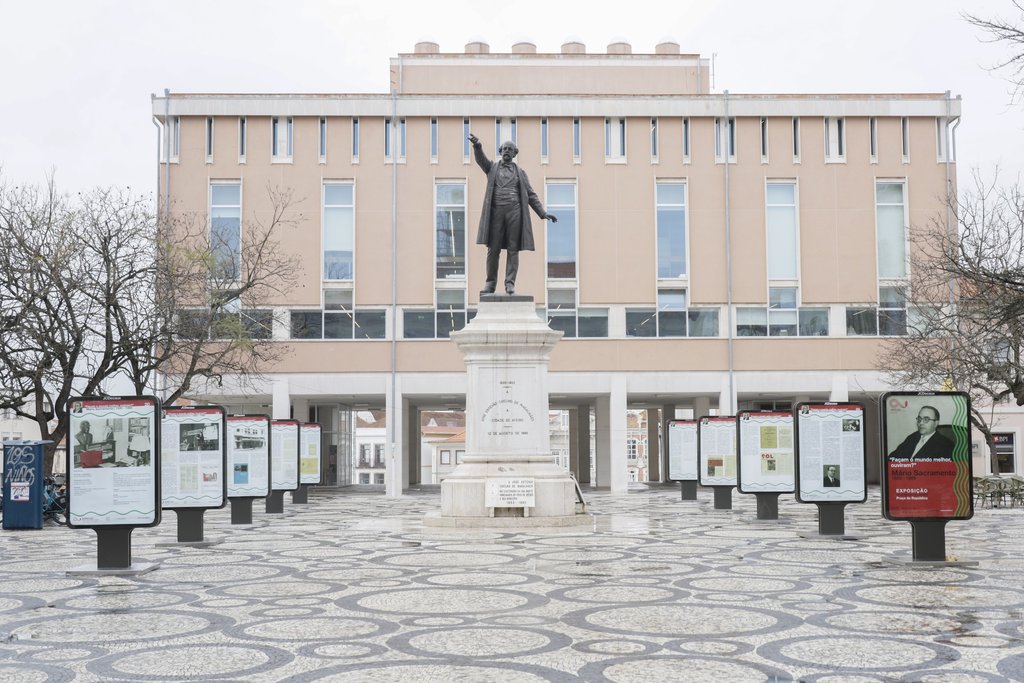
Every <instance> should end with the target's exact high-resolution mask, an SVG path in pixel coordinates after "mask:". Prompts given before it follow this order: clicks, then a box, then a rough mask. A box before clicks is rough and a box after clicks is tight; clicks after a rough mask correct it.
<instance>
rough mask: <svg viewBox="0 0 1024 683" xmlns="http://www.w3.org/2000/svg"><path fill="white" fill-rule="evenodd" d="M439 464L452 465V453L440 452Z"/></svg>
mask: <svg viewBox="0 0 1024 683" xmlns="http://www.w3.org/2000/svg"><path fill="white" fill-rule="evenodd" d="M441 464H442V465H451V464H452V452H451V451H450V450H442V451H441Z"/></svg>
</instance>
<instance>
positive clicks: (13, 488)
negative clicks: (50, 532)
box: [3, 441, 51, 529]
mask: <svg viewBox="0 0 1024 683" xmlns="http://www.w3.org/2000/svg"><path fill="white" fill-rule="evenodd" d="M48 443H51V442H50V441H5V442H4V476H3V480H4V483H3V495H4V521H3V527H4V529H42V528H43V459H44V456H43V447H44V446H45V445H46V444H48Z"/></svg>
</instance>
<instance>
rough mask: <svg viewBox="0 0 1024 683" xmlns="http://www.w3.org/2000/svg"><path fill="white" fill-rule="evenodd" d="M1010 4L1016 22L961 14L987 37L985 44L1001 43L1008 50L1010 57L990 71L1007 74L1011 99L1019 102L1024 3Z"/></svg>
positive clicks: (1023, 88) (1023, 92) (1023, 81)
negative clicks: (1015, 16) (1014, 12)
mask: <svg viewBox="0 0 1024 683" xmlns="http://www.w3.org/2000/svg"><path fill="white" fill-rule="evenodd" d="M1012 4H1013V7H1014V8H1015V9H1016V14H1017V18H1016V20H1011V19H1004V18H1002V17H993V18H991V19H989V18H985V17H980V16H978V15H976V14H970V13H968V12H965V13H963V18H964V19H965V20H966V21H967V22H968V23H969V24H971V25H972V26H974V27H976V28H979V29H981V31H982V32H983V33H985V34H986V36H987V37H986V38H984V39H983V40H984V41H985V42H989V43H1001V44H1003V45H1005V46H1007V47H1008V48H1009V49H1010V55H1009V56H1008V57H1006V58H1004V59H1001V60H999V61H998V62H996V63H995V64H994V65H993V66H992V69H993V70H995V71H1004V72H1007V77H1008V79H1009V80H1010V82H1011V83H1012V84H1013V88H1012V91H1011V98H1012V100H1013V101H1014V102H1019V101H1020V100H1021V98H1022V97H1024V3H1022V2H1021V1H1020V0H1013V1H1012Z"/></svg>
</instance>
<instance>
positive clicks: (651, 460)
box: [647, 408, 664, 481]
mask: <svg viewBox="0 0 1024 683" xmlns="http://www.w3.org/2000/svg"><path fill="white" fill-rule="evenodd" d="M660 421H661V420H660V418H659V412H658V409H657V408H648V409H647V481H662V480H663V479H664V478H663V477H662V466H661V460H662V457H661V442H660V440H659V439H658V435H660V434H661V430H660V429H659V428H658V423H659V422H660Z"/></svg>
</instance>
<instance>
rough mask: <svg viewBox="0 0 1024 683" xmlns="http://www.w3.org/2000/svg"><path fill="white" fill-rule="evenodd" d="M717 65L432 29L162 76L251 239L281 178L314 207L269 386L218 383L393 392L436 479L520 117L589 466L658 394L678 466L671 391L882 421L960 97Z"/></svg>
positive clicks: (315, 404)
mask: <svg viewBox="0 0 1024 683" xmlns="http://www.w3.org/2000/svg"><path fill="white" fill-rule="evenodd" d="M709 67H710V64H709V60H708V59H706V58H703V57H700V56H698V55H692V54H685V53H682V52H681V51H680V49H679V46H678V45H676V44H674V43H663V44H660V45H658V46H656V47H655V49H654V51H653V52H651V53H649V54H639V53H635V52H634V51H633V49H632V47H631V46H630V45H628V44H625V43H613V44H612V45H609V46H608V47H607V49H606V50H604V51H601V52H600V53H594V52H589V51H587V49H586V47H585V46H583V45H581V44H579V43H566V44H565V45H563V46H561V48H560V50H559V51H558V52H554V53H542V52H538V51H537V49H536V47H535V46H533V45H531V44H529V43H520V44H517V45H515V46H513V47H512V49H511V51H510V52H507V53H496V52H491V51H490V48H489V46H487V45H486V44H483V43H470V44H469V45H466V46H465V49H464V50H463V51H460V52H458V53H444V52H441V51H440V48H439V47H438V46H437V45H436V44H433V43H420V44H417V45H416V48H415V51H414V52H413V53H410V54H403V55H399V56H398V57H395V58H393V59H392V60H391V64H390V88H389V92H387V93H383V94H378V95H362V94H323V95H321V94H316V95H314V94H295V95H271V94H263V95H256V94H254V95H231V94H187V93H165V94H164V96H155V97H154V98H153V102H152V113H153V117H154V121H155V122H156V123H157V125H158V127H159V128H160V135H161V142H160V161H159V177H160V193H161V197H162V199H164V200H166V199H170V205H171V206H172V207H173V210H174V211H177V212H193V213H204V214H207V215H209V216H210V225H211V231H212V234H213V235H214V236H216V237H218V238H220V239H221V240H223V241H224V243H225V244H228V245H231V244H235V245H237V243H238V240H239V239H240V234H241V232H242V231H244V230H245V229H246V226H247V225H248V224H251V223H252V222H253V221H257V220H265V219H266V218H267V216H268V215H269V214H270V212H271V210H272V208H273V207H272V205H271V202H270V199H269V196H268V192H267V188H268V187H276V188H285V189H287V190H289V191H290V192H291V193H292V197H293V199H294V200H295V204H294V205H293V207H292V208H293V209H294V210H295V211H296V212H297V214H301V219H300V220H299V221H298V222H297V223H296V224H295V225H294V227H292V228H289V232H288V233H287V234H286V235H284V236H283V240H282V243H283V245H284V248H286V249H288V250H291V252H292V253H294V254H295V255H296V256H298V257H299V259H300V261H301V264H302V268H301V270H300V272H298V273H297V283H296V286H295V287H294V288H292V290H291V291H290V293H289V294H288V295H287V296H286V297H284V298H281V299H279V300H271V301H266V302H264V304H262V305H261V306H260V307H259V308H258V310H254V311H252V312H251V314H252V315H253V316H256V317H257V318H259V319H260V320H263V321H265V322H266V330H267V331H266V334H267V335H268V336H270V337H272V339H273V340H274V343H277V344H280V345H282V346H284V347H286V348H287V350H288V353H287V354H286V356H285V357H284V358H283V360H281V361H280V362H279V363H278V364H277V365H275V366H274V367H272V368H267V372H266V379H265V382H264V383H263V385H262V386H259V387H257V388H256V389H247V390H245V391H244V392H243V391H242V390H241V389H239V388H238V387H235V388H232V384H231V382H227V383H226V384H225V388H223V389H222V390H221V391H220V393H215V394H209V395H204V396H197V397H196V398H200V399H205V400H210V401H214V402H217V403H222V404H227V405H231V406H232V407H237V408H244V407H245V406H247V405H250V404H252V405H258V404H262V405H272V406H273V412H274V413H275V415H277V416H281V415H284V416H287V415H288V414H294V415H295V416H296V417H300V418H302V419H310V418H313V419H319V420H320V421H321V422H325V423H328V425H329V426H328V428H327V432H331V433H335V432H337V433H340V432H344V430H345V427H344V426H343V425H344V423H345V416H346V415H350V414H351V411H353V410H365V409H379V408H383V409H385V410H386V411H387V417H388V421H387V423H388V436H387V448H386V454H385V460H386V467H385V472H386V477H385V480H386V484H385V485H386V490H387V492H388V494H389V495H401V492H402V491H403V490H404V489H406V488H408V487H409V486H410V485H413V484H417V483H419V482H420V480H421V477H422V475H421V470H420V460H421V454H420V453H419V450H420V445H419V444H420V438H419V434H418V431H417V430H418V428H419V424H420V421H419V419H418V417H417V415H418V413H419V412H420V411H424V410H446V409H447V410H451V409H455V410H458V409H461V408H462V407H463V406H464V396H465V386H466V379H465V372H464V366H463V364H462V359H461V357H460V355H459V353H458V350H457V349H456V347H455V345H454V344H453V343H451V342H450V341H449V340H448V339H447V335H448V333H449V332H450V331H451V330H453V329H458V328H460V327H461V326H462V325H464V324H465V322H466V320H467V318H471V317H472V315H473V311H474V308H475V306H476V305H477V302H478V301H479V290H480V289H481V287H482V285H483V282H484V256H485V248H484V247H483V246H478V245H476V244H475V243H474V242H475V235H476V225H477V222H478V220H479V215H480V208H481V205H482V202H483V196H484V192H485V180H486V177H485V175H484V173H483V172H482V171H481V170H480V168H478V167H477V165H476V164H475V163H474V162H473V158H472V150H471V148H470V146H469V144H468V142H467V141H466V138H467V135H468V134H469V133H470V132H472V133H473V134H475V135H476V136H478V137H479V138H480V140H481V141H482V142H483V145H484V147H483V148H484V151H485V152H486V154H487V156H488V157H490V158H492V159H493V158H495V157H496V154H497V146H498V144H500V142H501V141H503V140H506V139H510V140H513V141H514V142H515V143H516V144H517V146H518V148H519V150H520V151H519V156H518V158H517V162H518V163H519V164H520V166H521V167H522V168H523V169H524V170H525V171H526V173H527V175H528V176H529V178H530V181H531V184H532V186H533V188H534V190H535V191H536V192H537V194H538V195H539V196H540V199H541V201H542V202H543V203H544V205H545V206H546V207H547V210H548V211H549V212H551V213H553V214H555V215H557V216H558V217H559V221H558V222H557V223H553V224H552V223H546V222H545V221H541V220H540V219H538V218H537V217H536V216H534V217H533V228H534V234H535V237H536V242H537V249H536V251H535V252H525V253H523V254H522V257H521V266H520V272H519V280H518V285H517V291H518V293H522V294H530V295H532V296H533V297H534V299H535V301H536V304H537V307H538V310H539V312H540V313H541V315H544V316H546V317H547V318H548V319H549V320H550V324H551V326H552V327H554V328H556V329H560V330H563V331H564V332H565V337H564V338H563V340H562V341H561V342H559V344H558V345H557V346H556V348H555V350H554V352H553V354H552V357H551V374H550V387H551V390H550V397H551V405H552V408H553V409H564V410H569V411H570V422H571V425H570V426H571V429H570V438H569V446H570V457H569V461H570V466H571V468H572V469H573V470H574V472H576V473H577V474H578V475H579V476H580V478H581V480H583V481H586V479H588V478H589V471H590V467H589V464H590V459H591V458H593V459H595V460H596V481H592V482H591V483H593V484H596V485H599V486H608V487H611V489H613V490H619V491H624V490H625V489H626V486H627V480H628V476H629V475H628V468H627V432H628V427H627V419H626V414H627V409H628V408H640V409H647V410H648V411H650V412H649V420H648V421H649V422H650V423H651V424H652V425H653V427H652V429H653V431H652V432H651V434H653V436H654V438H653V439H650V441H651V445H650V454H649V460H650V461H651V464H650V466H649V470H650V472H651V474H650V475H649V476H650V478H652V479H661V478H663V477H664V476H665V472H666V468H665V467H663V466H659V465H658V461H659V459H661V456H659V453H660V452H662V451H663V450H664V449H659V448H658V439H657V434H658V429H657V425H658V424H659V423H660V421H661V420H663V419H667V418H668V417H671V416H676V415H678V416H680V417H683V416H688V415H698V416H699V415H704V414H712V413H721V414H731V413H733V412H735V411H736V410H737V409H738V408H747V407H759V406H766V407H779V406H788V405H791V404H793V403H795V402H797V401H800V400H808V399H814V400H826V399H830V400H860V401H864V402H865V403H867V404H868V414H869V415H870V416H872V422H876V419H875V417H874V416H875V414H876V410H875V408H876V404H875V401H876V399H877V396H878V394H879V393H881V392H882V391H885V390H886V389H888V387H887V386H886V384H885V382H884V375H883V374H882V373H880V372H879V371H878V370H877V369H876V367H875V365H876V356H877V354H878V351H879V348H880V343H881V341H882V339H883V338H884V337H885V336H888V335H898V334H901V333H903V332H904V330H905V328H906V324H907V320H908V318H911V319H912V317H913V315H914V303H913V292H909V291H908V289H907V288H908V285H909V275H910V274H909V272H908V269H909V265H908V264H909V256H910V250H911V249H912V248H913V247H912V244H913V242H912V239H911V235H912V232H913V231H914V230H915V226H922V225H926V224H928V223H929V222H930V221H933V220H939V221H945V220H947V215H946V212H945V204H944V200H943V198H944V197H945V196H946V194H947V191H949V190H951V189H953V188H954V187H955V177H956V164H955V159H954V158H953V152H954V151H955V142H954V140H955V134H954V133H955V126H956V123H957V121H958V119H959V116H960V108H961V103H960V100H959V99H958V98H953V97H951V96H950V95H949V94H948V93H934V94H870V95H868V94H857V95H850V94H828V95H782V94H779V95H760V94H759V95H739V94H731V93H728V92H721V93H714V92H712V91H711V88H710V85H709V84H710V68H709ZM243 313H244V312H243ZM591 411H593V413H594V417H595V421H594V431H595V433H594V443H595V447H594V449H593V451H592V452H591V449H589V448H588V447H586V446H584V447H582V448H581V447H580V444H589V442H590V429H591V427H590V416H591ZM349 423H351V420H349ZM331 424H334V425H337V424H341V425H342V426H340V427H337V426H335V427H334V428H333V429H334V432H332V427H331V426H330V425H331ZM869 427H870V428H871V432H869V433H870V435H871V439H872V441H871V443H872V444H874V443H875V441H876V440H877V424H874V425H869ZM337 438H338V443H342V442H343V441H345V439H344V437H342V436H339V437H337ZM350 441H351V439H349V442H350ZM1017 441H1018V442H1019V439H1018V440H1017ZM334 445H335V447H336V450H337V444H334ZM877 449H878V447H877V445H872V447H871V457H872V459H877ZM325 452H327V450H325ZM339 457H341V456H339ZM1018 457H1019V456H1018ZM1017 466H1018V468H1019V463H1018V465H1017ZM340 471H342V470H341V469H339V468H335V472H340ZM1018 471H1019V470H1018ZM874 472H875V473H876V474H875V476H877V465H876V466H875V467H874ZM335 479H336V480H337V483H341V484H345V483H349V482H347V481H344V480H343V477H340V476H337V475H336V476H335ZM332 483H333V482H332Z"/></svg>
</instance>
